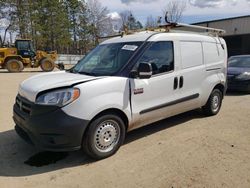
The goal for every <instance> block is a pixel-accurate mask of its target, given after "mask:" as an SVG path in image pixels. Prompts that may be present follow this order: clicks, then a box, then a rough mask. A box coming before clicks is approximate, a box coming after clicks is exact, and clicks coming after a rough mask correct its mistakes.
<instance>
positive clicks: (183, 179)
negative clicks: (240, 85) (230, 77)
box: [0, 69, 250, 188]
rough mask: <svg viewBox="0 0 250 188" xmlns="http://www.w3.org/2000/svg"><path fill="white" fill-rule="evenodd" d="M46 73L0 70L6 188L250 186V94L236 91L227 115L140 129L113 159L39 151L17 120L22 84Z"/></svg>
mask: <svg viewBox="0 0 250 188" xmlns="http://www.w3.org/2000/svg"><path fill="white" fill-rule="evenodd" d="M38 73H40V70H39V69H27V70H25V71H24V72H22V73H7V72H6V71H5V70H0V86H1V87H0V88H1V89H0V109H1V111H0V187H1V188H5V187H8V188H9V187H10V188H13V187H15V188H16V187H25V188H29V187H32V188H33V187H60V188H63V187H65V188H66V187H67V188H70V187H74V188H75V187H102V188H104V187H126V188H128V187H153V188H157V187H163V188H167V187H174V188H175V187H232V188H235V187H240V188H244V187H246V188H248V187H250V146H249V143H250V95H247V94H238V93H229V94H227V96H226V97H225V99H224V101H223V106H222V109H221V111H220V113H219V114H218V115H216V116H214V117H204V116H203V115H202V113H201V112H200V111H199V110H195V111H191V112H188V113H184V114H181V115H178V116H175V117H172V118H168V119H166V120H163V121H160V122H157V123H154V124H152V125H149V126H146V127H143V128H140V129H138V130H135V131H132V132H130V133H129V134H128V135H127V139H126V142H125V144H124V145H123V146H122V147H121V148H120V150H119V151H118V152H117V153H116V154H115V155H114V156H112V157H110V158H108V159H104V160H101V161H93V160H91V159H90V158H88V157H87V156H86V155H85V154H84V153H82V152H81V151H76V152H70V153H51V152H42V151H38V150H36V149H35V148H33V147H31V146H29V145H27V144H26V143H25V142H23V140H21V139H20V138H19V137H18V136H17V134H16V133H15V131H14V130H13V128H14V122H13V120H12V106H13V104H14V100H15V96H16V94H17V88H18V84H19V83H20V82H21V81H22V80H24V79H26V78H28V77H30V76H32V75H35V74H38Z"/></svg>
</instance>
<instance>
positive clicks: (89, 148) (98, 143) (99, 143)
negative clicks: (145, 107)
mask: <svg viewBox="0 0 250 188" xmlns="http://www.w3.org/2000/svg"><path fill="white" fill-rule="evenodd" d="M125 131H126V129H125V125H124V122H123V121H122V119H121V118H120V117H119V116H117V115H113V114H105V115H102V116H100V117H97V118H96V119H95V120H93V121H92V122H91V124H90V126H89V128H88V129H87V132H86V134H85V135H84V138H83V142H82V148H83V150H84V151H85V153H86V154H87V155H89V156H90V157H91V158H94V159H104V158H107V157H109V156H111V155H113V154H114V153H116V151H117V150H118V149H119V148H120V146H121V145H122V144H123V141H124V139H125Z"/></svg>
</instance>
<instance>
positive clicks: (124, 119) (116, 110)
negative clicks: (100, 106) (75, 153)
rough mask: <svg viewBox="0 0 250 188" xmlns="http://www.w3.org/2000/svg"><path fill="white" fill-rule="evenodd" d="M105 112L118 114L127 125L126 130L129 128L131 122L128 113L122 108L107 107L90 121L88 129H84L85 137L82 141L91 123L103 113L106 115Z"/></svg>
mask: <svg viewBox="0 0 250 188" xmlns="http://www.w3.org/2000/svg"><path fill="white" fill-rule="evenodd" d="M105 114H114V115H117V116H119V117H120V118H121V119H122V121H123V122H124V125H125V129H126V132H127V130H128V124H129V120H128V117H127V115H126V114H125V113H124V112H123V111H122V110H120V109H118V108H109V109H106V110H103V111H101V112H99V113H98V114H96V115H95V116H94V117H93V118H92V119H91V120H90V122H89V123H88V125H87V127H86V129H85V130H84V133H83V137H82V141H83V139H84V137H85V135H86V134H87V132H88V129H89V126H90V124H91V123H92V122H93V121H94V120H95V119H96V118H98V117H100V116H102V115H105Z"/></svg>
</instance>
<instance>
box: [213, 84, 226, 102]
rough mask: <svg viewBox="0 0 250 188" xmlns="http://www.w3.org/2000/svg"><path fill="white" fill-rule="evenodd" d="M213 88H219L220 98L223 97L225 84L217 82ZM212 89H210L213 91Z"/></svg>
mask: <svg viewBox="0 0 250 188" xmlns="http://www.w3.org/2000/svg"><path fill="white" fill-rule="evenodd" d="M214 89H218V90H220V92H221V93H222V99H223V98H224V94H225V92H226V91H225V86H224V85H223V84H222V83H219V84H217V85H216V86H215V87H214V88H213V90H214ZM213 90H212V91H213Z"/></svg>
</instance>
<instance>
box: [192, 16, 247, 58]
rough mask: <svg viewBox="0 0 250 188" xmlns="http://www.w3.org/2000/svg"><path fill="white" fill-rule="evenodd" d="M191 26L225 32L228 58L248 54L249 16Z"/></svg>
mask: <svg viewBox="0 0 250 188" xmlns="http://www.w3.org/2000/svg"><path fill="white" fill-rule="evenodd" d="M193 25H199V26H206V27H213V28H218V29H224V30H226V34H225V35H224V36H223V38H224V39H225V40H226V42H227V46H228V55H229V56H232V55H242V54H250V15H247V16H240V17H234V18H226V19H220V20H212V21H206V22H199V23H194V24H193Z"/></svg>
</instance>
